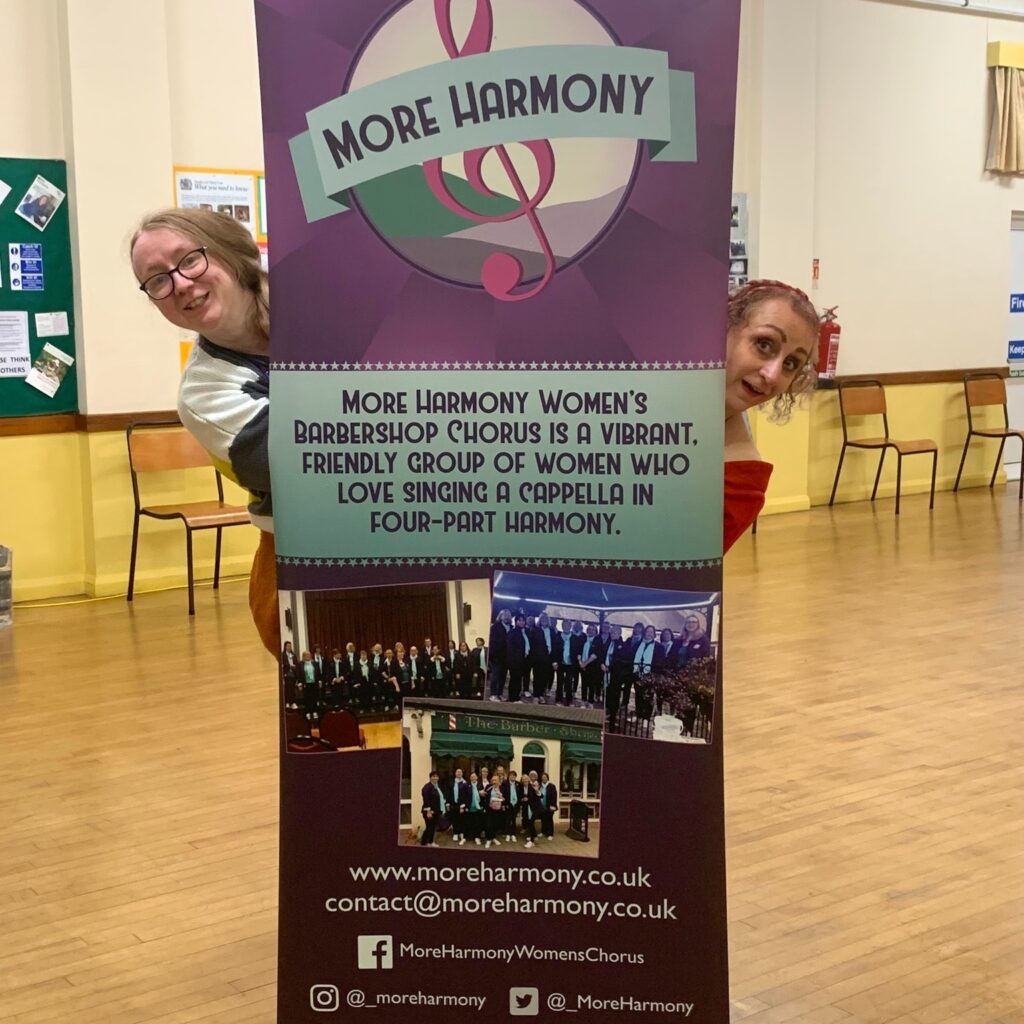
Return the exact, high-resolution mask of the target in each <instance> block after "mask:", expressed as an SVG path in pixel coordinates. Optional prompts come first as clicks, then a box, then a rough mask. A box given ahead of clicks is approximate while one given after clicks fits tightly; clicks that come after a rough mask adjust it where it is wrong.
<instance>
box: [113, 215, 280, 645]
mask: <svg viewBox="0 0 1024 1024" xmlns="http://www.w3.org/2000/svg"><path fill="white" fill-rule="evenodd" d="M131 261H132V269H133V270H134V272H135V277H136V279H137V280H138V282H139V288H140V289H141V290H142V291H143V292H145V293H146V295H147V296H148V298H149V301H150V302H151V303H152V304H153V305H154V306H155V307H156V308H157V309H158V310H159V311H160V313H161V314H162V315H163V317H164V318H165V319H166V320H169V321H170V322H171V323H172V324H174V325H175V326H176V327H180V328H182V329H183V330H186V331H195V332H196V334H198V335H199V339H198V341H197V343H196V345H195V346H194V348H193V349H192V355H191V356H190V357H189V360H188V363H187V364H186V366H185V370H184V372H183V374H182V377H181V384H180V385H179V388H178V415H179V416H180V417H181V422H182V423H183V424H184V425H185V427H186V428H187V429H188V430H189V432H190V433H192V434H193V435H194V436H195V437H196V439H197V440H198V441H199V442H200V443H201V444H202V445H203V447H204V448H206V450H207V451H208V452H209V453H210V455H211V456H212V457H213V462H214V465H216V467H217V468H218V469H219V470H220V471H221V472H222V473H224V474H225V475H227V476H229V477H230V478H231V479H233V480H235V481H237V482H238V483H240V484H241V485H242V486H243V487H246V488H248V490H249V492H250V501H249V514H250V516H251V517H252V521H253V524H254V525H255V526H257V527H259V529H260V531H261V533H260V543H259V548H258V549H257V552H256V558H255V560H254V561H253V567H252V574H251V576H250V580H249V606H250V608H251V610H252V614H253V620H254V621H255V623H256V628H257V630H258V631H259V634H260V639H261V640H262V641H263V643H264V645H265V646H266V647H267V649H268V650H270V651H273V652H274V654H275V655H277V654H278V653H279V652H280V650H281V643H280V624H279V621H278V610H277V578H276V572H275V568H274V534H273V519H272V518H271V514H272V513H271V502H270V468H269V465H268V459H267V425H268V421H269V411H270V403H269V392H270V366H269V359H268V357H269V351H270V320H269V315H270V310H269V302H268V294H269V293H268V290H267V274H266V271H264V269H263V266H262V264H261V262H260V253H259V249H258V248H257V247H256V243H255V242H254V241H253V238H252V236H251V235H250V234H249V232H248V230H247V229H246V228H245V226H244V225H242V224H241V223H239V222H238V221H236V220H234V219H233V218H231V217H225V216H223V215H221V214H218V213H213V212H212V211H209V210H198V209H188V210H162V211H160V212H159V213H155V214H151V215H150V216H148V217H146V218H145V219H144V220H143V221H142V223H141V224H140V225H139V228H138V230H137V231H136V232H135V234H134V235H133V237H132V241H131Z"/></svg>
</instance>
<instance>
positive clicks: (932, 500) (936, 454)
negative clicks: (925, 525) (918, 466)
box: [928, 448, 939, 511]
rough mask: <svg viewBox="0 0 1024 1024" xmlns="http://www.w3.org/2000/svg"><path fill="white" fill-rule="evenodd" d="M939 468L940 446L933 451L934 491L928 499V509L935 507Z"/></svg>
mask: <svg viewBox="0 0 1024 1024" xmlns="http://www.w3.org/2000/svg"><path fill="white" fill-rule="evenodd" d="M938 469H939V450H938V448H936V449H935V451H933V452H932V493H931V497H930V498H929V499H928V509H929V511H930V510H931V509H933V508H935V474H936V473H937V472H938Z"/></svg>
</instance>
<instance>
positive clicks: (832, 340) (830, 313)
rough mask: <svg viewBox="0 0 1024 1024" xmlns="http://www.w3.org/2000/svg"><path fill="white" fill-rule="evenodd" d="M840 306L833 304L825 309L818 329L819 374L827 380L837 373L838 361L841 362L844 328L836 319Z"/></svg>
mask: <svg viewBox="0 0 1024 1024" xmlns="http://www.w3.org/2000/svg"><path fill="white" fill-rule="evenodd" d="M838 308H839V307H838V306H833V307H832V308H831V309H826V310H825V312H824V314H823V315H822V318H821V327H820V328H819V330H818V376H819V377H824V378H825V379H826V380H828V379H830V378H832V377H834V376H835V375H836V363H838V362H839V335H840V334H841V333H842V330H843V329H842V327H840V326H839V324H838V322H837V321H836V310H837V309H838Z"/></svg>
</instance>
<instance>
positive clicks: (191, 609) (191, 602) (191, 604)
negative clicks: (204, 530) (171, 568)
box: [185, 526, 196, 615]
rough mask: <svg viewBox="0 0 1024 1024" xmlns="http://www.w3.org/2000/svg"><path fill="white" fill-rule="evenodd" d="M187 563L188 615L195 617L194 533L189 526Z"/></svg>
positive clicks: (186, 543)
mask: <svg viewBox="0 0 1024 1024" xmlns="http://www.w3.org/2000/svg"><path fill="white" fill-rule="evenodd" d="M185 561H186V562H187V564H188V613H189V615H195V613H196V600H195V590H194V580H193V578H192V531H191V530H190V529H189V528H188V527H187V526H186V527H185Z"/></svg>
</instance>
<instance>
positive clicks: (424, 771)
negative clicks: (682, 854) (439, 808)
mask: <svg viewBox="0 0 1024 1024" xmlns="http://www.w3.org/2000/svg"><path fill="white" fill-rule="evenodd" d="M601 726H602V719H601V713H600V712H599V711H596V712H595V711H586V710H583V709H579V708H563V707H559V706H556V705H498V706H495V705H493V704H482V703H480V702H478V701H462V700H428V699H411V700H406V701H405V704H404V707H403V713H402V731H403V740H404V742H403V748H404V751H405V756H404V757H403V766H402V768H403V770H402V815H401V824H402V825H409V824H411V823H413V822H414V821H415V820H416V811H417V810H418V808H417V807H415V806H413V805H414V803H415V802H416V797H417V795H418V793H419V791H420V788H421V787H422V785H423V784H424V783H425V782H426V781H427V780H428V778H429V777H430V773H431V771H436V772H438V774H439V775H440V777H441V782H442V784H443V783H445V782H448V781H450V780H451V778H452V777H453V776H454V774H455V771H456V769H458V768H461V769H462V772H463V776H464V777H465V778H467V779H468V778H469V775H470V773H471V772H477V773H478V774H479V772H480V770H481V769H482V768H487V769H488V771H489V772H491V773H492V774H493V773H494V772H495V771H496V769H497V768H498V766H499V765H500V766H502V767H503V768H504V769H505V771H506V772H507V771H509V770H514V771H516V772H518V773H519V774H520V775H525V774H528V773H529V772H531V771H535V772H537V774H538V775H540V774H541V773H542V772H547V774H548V776H549V777H550V780H551V781H552V782H553V783H554V784H555V785H556V786H557V787H558V796H559V807H560V812H559V813H560V816H561V817H562V818H563V819H566V818H568V814H569V803H570V801H571V800H583V801H584V802H585V803H586V804H587V805H588V807H589V808H590V810H591V811H592V814H593V818H592V820H594V821H597V820H598V819H599V817H600V811H601V805H600V794H601Z"/></svg>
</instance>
